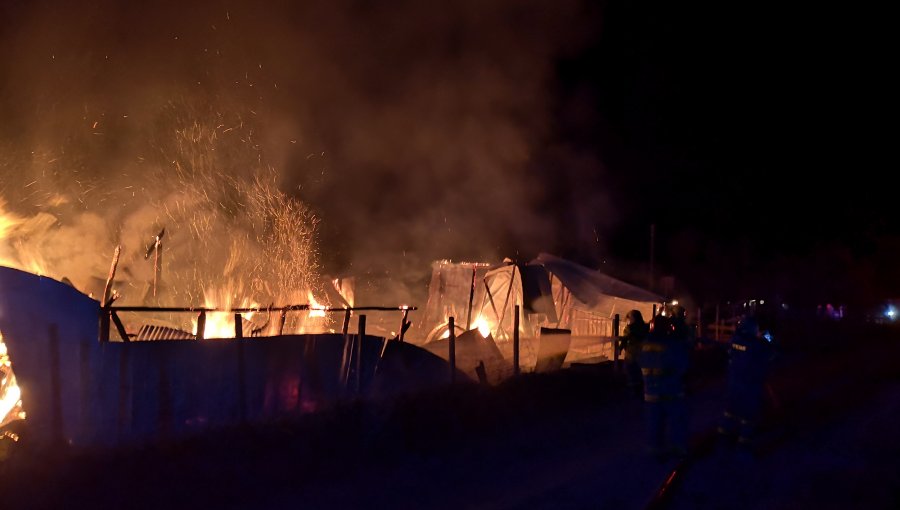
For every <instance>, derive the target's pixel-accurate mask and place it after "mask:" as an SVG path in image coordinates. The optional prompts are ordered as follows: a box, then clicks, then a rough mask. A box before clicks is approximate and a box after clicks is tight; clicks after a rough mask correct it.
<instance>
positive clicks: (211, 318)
mask: <svg viewBox="0 0 900 510" xmlns="http://www.w3.org/2000/svg"><path fill="white" fill-rule="evenodd" d="M235 287H240V286H239V285H236V286H235V285H230V286H227V287H225V288H224V289H222V290H219V291H208V292H205V293H204V294H205V302H204V306H205V307H206V308H223V309H225V310H230V309H232V308H256V307H258V306H259V305H258V304H257V303H255V302H253V301H252V300H251V299H249V298H243V299H241V300H240V302H237V305H236V306H235V302H236V300H235V298H236V295H237V293H236V291H233V290H232V289H233V288H235ZM255 314H256V312H247V313H244V314H242V319H247V320H250V319H251V318H253V316H254V315H255ZM234 319H235V318H234V313H232V312H227V311H225V312H208V313H207V314H206V327H204V328H203V338H234ZM192 326H193V329H192V331H193V333H194V334H195V335H196V334H197V319H196V318H194V319H193V320H192ZM246 335H247V336H250V334H249V332H247V334H246Z"/></svg>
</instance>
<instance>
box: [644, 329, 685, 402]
mask: <svg viewBox="0 0 900 510" xmlns="http://www.w3.org/2000/svg"><path fill="white" fill-rule="evenodd" d="M689 361H690V347H689V345H688V343H687V342H685V341H684V340H683V339H679V338H677V337H675V336H674V335H672V334H671V333H668V334H660V333H657V332H656V331H654V332H651V333H650V336H649V338H647V340H646V341H645V342H644V344H643V345H642V346H641V356H640V359H639V363H640V366H641V375H643V377H644V401H645V402H659V401H663V400H674V399H676V398H680V397H683V396H684V376H685V374H686V373H687V369H688V363H689Z"/></svg>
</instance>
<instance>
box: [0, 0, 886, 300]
mask: <svg viewBox="0 0 900 510" xmlns="http://www.w3.org/2000/svg"><path fill="white" fill-rule="evenodd" d="M0 6H2V7H0V18H2V19H3V21H2V23H0V57H2V65H0V78H2V81H0V115H2V117H3V119H4V122H3V125H2V127H0V136H2V138H0V147H2V148H4V149H5V156H4V158H5V159H4V160H3V161H0V169H2V171H3V172H4V175H3V177H4V182H3V183H2V186H0V193H3V194H5V195H9V196H8V197H7V200H8V201H10V202H11V203H15V202H16V200H13V199H12V198H15V197H16V195H17V193H18V191H17V190H18V189H20V188H18V187H17V186H18V185H19V184H18V179H23V182H27V181H26V180H24V179H26V177H23V176H27V178H28V179H31V178H33V177H34V176H47V175H48V174H52V175H57V176H58V175H62V176H64V177H65V176H71V175H74V174H72V173H71V172H73V169H78V171H79V172H80V173H79V180H78V185H77V187H79V189H80V193H82V194H84V196H85V198H86V200H85V201H84V203H86V204H90V203H101V202H103V203H107V204H108V203H111V202H114V201H113V200H107V201H106V202H104V199H105V198H104V197H97V196H96V195H97V193H100V192H99V191H95V190H103V189H106V190H109V189H112V188H114V187H115V186H121V187H122V189H126V187H127V185H129V183H131V184H133V183H134V181H140V180H141V179H142V178H141V177H140V176H141V175H144V174H145V173H146V167H147V165H148V164H158V165H159V166H160V168H161V169H162V170H160V171H162V172H164V171H165V165H166V164H168V163H167V160H166V156H165V155H163V156H159V154H156V156H157V157H156V158H155V159H154V157H153V156H154V151H156V152H158V153H162V152H163V151H161V150H160V147H164V148H169V147H171V146H172V142H171V141H166V140H165V137H166V136H167V135H166V133H172V132H174V125H173V122H172V119H175V121H177V122H175V124H177V123H178V122H181V123H182V124H184V123H185V122H187V123H190V122H197V123H198V124H200V125H209V126H210V127H211V128H212V129H214V130H215V129H218V130H219V132H218V134H219V139H218V141H217V143H225V142H224V140H226V137H227V136H233V135H234V133H240V136H239V138H235V143H236V144H237V145H234V144H232V145H229V150H230V151H232V152H231V154H234V155H236V158H235V159H234V160H233V161H232V162H231V163H228V162H224V163H223V162H221V161H220V163H221V165H224V166H222V167H221V168H218V167H217V169H216V171H218V172H221V173H222V174H226V175H232V176H235V175H237V176H241V175H250V174H251V173H252V172H251V171H249V170H247V168H245V166H246V165H243V164H244V163H246V162H247V161H251V160H255V161H257V163H258V164H259V165H262V166H267V167H271V168H274V169H276V170H277V171H278V175H279V176H280V177H279V182H278V184H279V186H280V187H281V188H282V189H283V190H284V191H285V192H286V193H289V194H291V195H293V196H295V197H296V198H298V199H300V200H302V201H304V202H305V203H306V204H308V205H309V206H310V207H311V208H312V209H313V210H314V211H315V213H316V214H317V215H318V217H319V219H320V221H321V222H320V224H319V235H320V239H321V254H320V255H321V259H322V262H323V265H324V267H325V269H326V270H328V271H329V272H333V273H341V272H347V273H351V272H354V271H361V270H363V271H364V270H372V269H373V268H375V269H378V268H384V267H392V268H397V267H403V268H405V269H407V270H410V271H415V270H418V269H417V268H423V267H427V266H428V262H429V261H430V260H433V259H436V258H454V259H493V260H499V259H500V258H502V257H506V256H509V257H513V258H518V259H528V258H530V257H532V256H534V255H536V254H537V253H538V252H540V251H549V252H554V253H557V254H560V255H563V256H567V257H571V258H573V259H575V260H577V261H579V262H582V263H584V264H587V265H590V266H594V267H598V266H599V267H606V268H607V269H608V270H609V271H610V272H612V273H613V274H614V275H616V276H619V277H622V278H625V279H629V280H631V281H634V282H635V283H646V275H647V273H648V271H647V269H648V267H647V265H648V259H649V255H650V253H649V252H650V247H649V239H650V225H655V233H656V236H655V261H656V270H657V275H674V276H675V277H676V282H677V283H678V285H679V286H680V287H681V288H683V289H684V290H686V291H688V292H691V293H693V294H695V295H696V296H697V298H698V299H733V298H735V297H737V298H740V297H743V296H745V295H751V294H754V293H759V294H777V295H780V296H781V297H783V298H785V299H790V298H793V297H795V296H796V297H797V299H800V298H802V299H809V300H811V301H815V300H819V299H821V300H841V299H847V300H849V299H863V298H864V297H867V296H876V295H877V296H878V297H879V298H880V297H883V296H885V295H891V294H892V293H893V292H894V290H893V289H895V288H897V286H898V285H900V275H897V271H894V270H893V261H894V259H895V256H896V255H897V254H898V250H897V246H898V245H900V243H898V241H897V231H896V227H895V222H894V221H893V218H892V216H891V215H890V212H889V211H890V206H891V204H892V203H893V202H894V199H893V190H894V189H895V188H896V178H894V177H893V175H892V173H891V171H892V170H893V169H892V167H891V165H890V164H888V162H889V161H891V159H889V158H886V156H887V155H886V154H885V152H886V151H884V150H883V149H882V148H881V147H883V146H884V145H886V143H885V142H886V138H887V134H886V133H887V132H888V131H887V130H882V129H880V128H876V127H875V126H876V125H877V123H875V122H874V121H873V120H872V117H875V118H879V117H881V118H883V119H887V118H890V117H889V116H887V115H886V114H883V113H881V112H882V111H883V110H884V105H883V104H882V102H881V99H879V98H881V97H883V94H884V92H885V91H886V90H888V89H889V88H890V87H889V86H887V85H886V83H887V82H886V80H885V78H886V77H887V76H888V75H889V74H890V73H889V72H888V70H889V67H888V64H887V63H886V61H883V60H882V59H881V55H883V53H884V52H885V50H884V49H883V48H886V47H888V45H887V41H885V40H881V39H883V36H881V35H880V34H882V33H884V32H882V31H880V30H878V29H877V27H878V26H880V25H883V23H879V22H878V19H879V18H881V19H884V17H879V16H877V15H876V14H875V13H864V12H863V10H862V9H858V10H845V11H841V12H831V11H827V10H825V9H824V8H823V7H821V6H813V7H809V8H807V7H804V6H799V5H789V6H786V5H784V4H783V3H774V2H773V3H771V5H766V4H764V3H755V4H753V5H748V6H731V5H723V3H721V2H712V1H686V2H677V3H673V2H625V1H615V0H612V1H608V2H587V1H579V0H571V1H563V2H545V1H539V0H534V1H513V0H510V1H500V2H490V3H489V4H488V3H485V2H481V1H476V0H463V1H458V2H450V3H446V4H444V5H441V6H440V7H438V6H435V5H432V4H431V3H427V2H417V1H413V0H403V1H390V2H371V1H362V0H356V1H350V0H345V1H334V2H324V1H323V2H303V3H300V4H296V3H292V2H245V1H238V0H207V1H201V2H190V3H185V2H174V1H171V2H170V1H164V2H155V3H154V4H153V5H152V6H150V5H145V4H142V3H136V2H117V1H114V0H91V1H88V2H82V3H75V2H57V1H44V2H16V1H11V0H2V3H0ZM97 121H101V122H100V123H99V124H98V125H99V126H100V128H99V129H98V128H96V127H93V126H94V122H97ZM217 125H219V126H231V127H237V129H235V130H233V131H231V130H230V131H227V132H226V131H225V130H224V129H223V128H222V127H217ZM104 126H107V129H106V130H103V127H104ZM98 130H100V131H102V133H99V135H98V133H97V131H98ZM226 133H231V134H226ZM235 147H237V148H235ZM220 153H221V152H220ZM35 154H37V155H39V156H35ZM48 161H50V162H53V165H55V166H53V167H50V166H49V163H47V162H48ZM235 161H239V162H241V165H238V164H237V163H235ZM242 165H243V166H242ZM250 166H253V165H250ZM22 168H25V169H26V170H25V171H24V172H22V171H21V170H22ZM60 179H62V178H60ZM59 182H62V181H59V180H58V181H55V185H59ZM98 182H104V183H106V184H105V185H103V186H97V185H96V184H97V183H98ZM109 182H115V183H116V184H115V186H111V185H110V184H109ZM152 184H153V185H152V186H146V188H147V189H155V188H159V189H160V190H163V191H165V190H166V183H164V182H156V181H154V182H153V183H152ZM73 186H74V185H73ZM32 189H33V188H32ZM86 190H87V191H86ZM161 192H162V191H161ZM110 193H112V192H110ZM147 193H151V192H150V191H148V192H147ZM107 198H108V197H107ZM92 200H93V202H92ZM85 207H87V206H85ZM107 212H109V211H107ZM117 214H118V215H119V216H122V214H124V213H117ZM109 216H114V214H111V213H110V214H109Z"/></svg>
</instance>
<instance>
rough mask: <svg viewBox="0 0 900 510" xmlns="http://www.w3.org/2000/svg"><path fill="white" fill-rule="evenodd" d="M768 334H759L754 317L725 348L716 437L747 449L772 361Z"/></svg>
mask: <svg viewBox="0 0 900 510" xmlns="http://www.w3.org/2000/svg"><path fill="white" fill-rule="evenodd" d="M772 342H773V338H772V335H771V333H770V332H769V331H762V332H760V328H759V323H758V322H757V319H756V317H754V316H753V315H748V316H746V317H744V318H743V319H742V320H741V321H740V322H739V323H738V326H737V329H736V330H735V332H734V336H733V337H732V339H731V344H730V345H729V348H728V383H727V384H728V387H727V388H728V389H727V395H726V402H725V410H724V412H723V413H722V419H721V422H720V424H719V428H718V430H719V433H720V434H721V435H722V436H723V437H724V438H727V439H735V438H736V440H737V443H738V444H739V445H740V446H746V447H750V446H752V444H751V443H752V441H753V439H754V434H755V432H756V427H757V424H758V422H759V418H760V415H761V414H762V407H763V401H764V397H765V388H766V376H767V374H768V371H769V366H770V364H771V362H772V360H773V359H774V357H775V349H774V347H773V345H772Z"/></svg>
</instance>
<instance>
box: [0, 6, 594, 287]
mask: <svg viewBox="0 0 900 510" xmlns="http://www.w3.org/2000/svg"><path fill="white" fill-rule="evenodd" d="M585 5H587V4H586V3H583V2H579V1H564V2H552V3H548V2H543V1H538V0H531V1H529V0H526V1H518V0H517V1H500V2H481V1H475V0H464V1H460V2H453V3H451V4H449V5H442V6H435V5H433V4H431V3H429V2H416V1H412V0H405V1H397V2H358V1H341V0H338V1H321V2H303V3H300V4H299V5H293V4H291V3H284V4H279V5H275V6H272V5H264V4H260V3H258V2H248V1H234V2H218V1H215V2H213V1H210V2H203V1H201V2H189V3H185V2H161V3H154V4H153V5H152V6H151V5H150V4H146V5H145V4H141V3H139V2H134V3H122V2H114V1H112V0H95V1H93V2H87V3H85V2H79V3H77V5H76V4H75V3H71V2H62V1H59V2H43V3H41V4H40V5H35V6H31V5H30V4H27V3H20V5H10V6H6V7H3V8H2V9H4V12H0V15H3V18H4V19H5V20H7V21H6V22H5V23H6V24H7V25H8V26H10V27H14V28H13V29H11V30H9V31H7V32H3V33H2V34H3V35H0V62H2V63H0V77H2V78H3V79H2V80H0V115H2V117H3V118H4V123H3V124H2V127H0V173H2V174H3V180H2V183H0V196H3V197H5V198H6V199H7V201H8V206H9V208H11V209H12V211H13V212H15V213H17V214H20V215H24V216H28V217H32V216H34V215H35V214H37V213H41V212H44V213H48V214H51V215H53V217H54V218H56V219H57V220H58V224H56V225H55V226H54V227H53V228H54V229H56V231H58V232H57V234H59V235H57V236H56V237H57V238H58V243H60V244H62V245H64V246H65V245H68V246H69V248H70V249H71V250H74V251H72V252H71V256H72V257H75V258H77V259H79V260H78V261H77V262H73V263H72V264H71V267H69V268H67V269H66V270H65V271H63V272H64V273H66V276H68V277H69V278H70V279H72V281H73V282H74V283H76V285H80V286H81V287H83V288H84V287H89V288H94V289H96V288H97V287H98V282H97V281H94V279H96V278H97V275H100V276H101V278H102V277H103V276H105V273H106V270H107V268H108V265H109V258H110V256H111V254H112V250H113V247H114V246H115V245H116V244H119V243H121V244H123V245H124V246H125V248H126V250H125V253H124V254H123V267H122V275H123V278H125V279H127V280H128V281H129V282H130V283H129V287H128V288H123V289H122V292H123V296H124V297H123V299H132V298H134V296H136V295H138V296H145V295H146V292H147V289H146V286H145V285H144V286H142V285H143V283H145V282H147V281H151V280H152V269H153V267H152V264H150V263H148V261H146V260H144V259H143V256H144V254H145V253H146V248H147V244H148V243H149V242H150V239H151V238H152V236H153V235H155V234H157V233H158V232H159V231H160V230H161V229H162V227H163V226H165V227H166V234H165V238H164V240H163V243H164V250H165V251H164V257H163V264H164V267H163V275H162V279H163V280H162V281H163V285H166V286H167V292H168V294H163V296H169V297H171V298H172V299H175V300H177V301H178V302H179V304H184V303H185V302H188V301H190V302H199V301H203V300H204V291H203V289H202V288H201V287H205V286H208V285H209V284H210V282H213V281H214V282H217V283H218V284H219V285H226V286H230V285H238V286H243V287H247V288H250V289H251V290H252V292H251V294H252V295H253V299H254V300H258V301H259V302H261V303H264V304H268V303H267V302H266V300H268V299H276V298H275V296H280V295H282V296H283V294H284V292H286V291H287V289H300V288H302V287H304V286H307V287H310V286H312V283H311V282H310V281H309V279H310V277H311V276H313V275H315V274H317V273H318V272H326V271H327V272H335V273H342V272H360V271H367V270H368V271H371V272H373V273H377V272H379V271H383V270H384V269H387V268H389V269H390V270H391V271H392V272H393V275H394V276H395V277H397V278H400V279H401V280H404V281H405V282H406V283H410V284H415V283H416V282H415V279H414V277H413V276H406V274H405V273H406V272H409V273H413V272H419V273H422V272H425V273H426V274H427V271H428V268H429V267H430V261H431V260H434V259H443V258H464V259H470V260H485V259H491V260H499V259H501V258H502V257H503V256H514V257H515V256H519V254H518V253H516V252H518V251H521V252H522V253H523V255H522V256H524V254H527V253H529V252H531V253H536V252H537V251H540V250H552V249H553V247H554V246H555V245H556V244H558V243H559V242H561V241H565V242H568V243H570V244H574V243H575V241H572V238H578V237H580V236H583V235H584V234H585V232H588V233H590V234H591V241H593V237H595V236H594V231H593V229H591V228H589V227H590V226H592V225H595V224H596V222H603V221H612V220H611V218H612V216H611V215H610V214H609V210H608V208H606V207H605V204H606V199H605V195H604V192H603V189H602V187H601V186H597V185H596V184H597V179H596V177H591V179H590V180H588V181H584V180H582V178H583V177H584V176H586V175H591V176H595V175H597V174H600V173H601V169H600V168H599V165H598V163H597V162H596V161H593V160H588V161H585V160H584V158H580V157H578V156H577V155H572V154H569V153H568V152H569V151H567V150H566V149H565V147H556V145H558V144H556V145H554V144H555V140H554V126H553V122H552V121H553V118H552V115H551V110H552V108H554V103H553V101H554V100H553V99H552V98H553V97H554V93H555V91H554V87H556V86H557V84H556V83H555V79H556V78H555V73H556V69H555V67H554V66H555V65H556V62H557V59H558V58H559V57H561V56H565V55H566V54H568V53H569V52H574V51H576V50H577V49H578V48H579V47H580V45H582V44H583V43H584V39H585V35H584V34H585V31H584V26H583V22H584V21H583V20H584V19H585V18H586V16H585V15H584V14H585ZM548 145H554V146H555V147H556V148H555V149H554V151H553V153H552V154H562V156H559V157H556V156H551V157H547V156H546V155H545V156H544V157H543V158H540V159H539V158H537V152H538V149H539V148H540V147H546V146H548ZM548 179H552V180H561V182H562V184H560V185H559V186H556V187H555V188H553V189H561V188H566V189H568V188H573V189H574V188H578V189H579V190H580V191H579V193H580V194H579V195H577V197H576V198H577V199H572V200H567V199H566V197H562V198H560V197H552V196H551V195H552V194H553V193H555V191H553V189H551V188H549V187H548V185H547V181H548ZM584 182H588V183H589V185H584ZM260 185H262V188H261V189H262V190H263V191H261V192H260V191H259V190H260V187H259V186H260ZM551 202H552V203H554V204H559V203H565V204H566V205H565V207H569V208H571V210H572V211H574V212H572V213H571V214H569V215H568V217H572V218H576V219H577V221H578V222H584V223H586V224H588V225H587V226H584V225H580V224H576V223H575V222H572V223H567V224H566V225H567V227H566V228H560V227H559V221H558V220H559V218H558V217H557V216H555V214H556V213H554V212H553V211H548V207H547V204H548V203H551ZM285 204H293V205H292V206H291V207H296V209H293V210H292V211H291V212H289V213H287V216H288V217H286V218H282V220H283V221H282V220H279V222H280V223H279V222H275V223H279V224H280V225H281V227H277V228H276V227H275V226H273V225H271V224H270V223H269V222H268V221H267V220H264V219H263V218H265V211H269V212H272V211H273V210H275V209H277V208H279V207H282V206H284V205H285ZM300 204H307V205H308V207H309V208H308V209H307V208H306V207H304V206H301V205H300ZM576 213H577V214H576ZM314 218H318V221H319V223H316V220H315V219H314ZM288 224H292V225H294V226H297V225H300V226H301V227H302V228H301V232H300V234H299V236H300V238H301V239H307V238H308V237H307V236H312V232H311V231H309V232H307V230H306V229H313V228H317V232H318V233H319V239H320V241H321V246H322V249H321V253H318V251H317V250H315V249H310V250H308V251H303V250H300V251H294V250H287V249H285V251H284V252H282V254H281V255H280V256H279V257H276V260H275V261H274V265H276V266H281V267H280V269H278V270H277V271H279V274H290V275H291V276H290V277H289V278H288V279H287V280H284V279H281V278H276V279H272V278H271V277H269V276H266V272H267V271H269V269H268V268H262V267H256V266H254V265H252V264H251V263H250V262H249V261H251V260H259V258H260V257H262V253H263V252H264V251H265V249H266V248H264V247H265V246H269V248H271V247H272V245H273V243H274V244H275V245H277V246H285V247H286V246H289V245H290V243H283V242H281V241H277V239H278V238H279V236H281V235H283V233H284V232H286V231H288V230H290V228H293V227H290V228H289V227H288V226H287V225H288ZM573 225H575V227H572V226H573ZM260 226H263V227H267V228H268V227H272V228H271V229H270V230H269V231H267V232H268V233H263V234H260V233H259V231H258V229H259V227H260ZM279 228H281V229H282V230H279ZM63 230H68V231H69V232H66V233H65V235H62V234H63V232H62V231H63ZM86 232H89V234H88V237H86V238H85V237H82V236H83V235H85V233H86ZM76 236H77V237H76ZM260 236H262V237H260ZM73 238H80V239H84V240H83V241H80V242H81V244H84V245H85V247H84V248H83V249H82V248H79V247H78V245H77V244H76V243H74V241H73V242H69V241H70V240H72V239H73ZM304 243H306V241H302V242H301V244H304ZM304 245H305V244H304ZM54 249H55V248H54ZM235 252H239V253H240V256H239V257H238V258H239V260H242V261H247V262H241V263H236V265H229V261H230V260H232V256H231V255H232V254H234V253H235ZM193 257H200V258H198V259H197V261H198V262H196V263H195V264H186V263H185V261H186V260H189V259H190V258H193ZM73 260H74V259H73ZM319 261H321V263H322V264H324V265H325V266H327V267H321V268H320V267H318V266H317V264H318V263H319ZM56 262H60V261H56ZM180 264H184V265H180ZM285 266H287V267H288V268H295V269H296V268H298V267H301V266H302V267H308V268H310V269H309V271H310V272H309V273H308V274H307V273H304V272H302V271H301V272H297V271H293V272H290V271H288V270H287V269H286V268H285ZM79 267H82V268H90V270H89V271H88V273H89V274H88V275H78V274H76V273H77V268H79ZM222 268H227V269H229V270H230V272H229V274H228V275H225V274H222V272H221V271H220V270H221V269H222ZM194 271H196V274H193V272H194ZM286 271H287V272H286ZM216 273H218V274H216ZM76 280H81V281H76ZM138 282H142V283H138ZM187 282H198V283H199V284H195V283H191V284H188V283H187ZM200 282H202V283H200ZM229 282H231V283H229ZM263 282H267V283H263ZM266 285H268V288H267V287H266ZM272 286H276V287H279V288H277V289H276V288H271V287H272ZM313 290H314V289H313ZM301 292H304V294H303V295H301V296H300V299H301V300H302V301H305V300H306V297H305V291H301ZM410 292H411V291H410ZM257 296H258V297H257ZM363 297H364V296H361V297H360V299H363ZM284 299H287V298H284ZM380 299H382V302H380V303H372V302H371V301H367V302H366V303H365V304H398V303H403V302H415V296H412V295H411V294H409V293H407V292H406V291H400V292H398V293H396V294H394V295H387V294H385V295H382V296H380Z"/></svg>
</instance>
